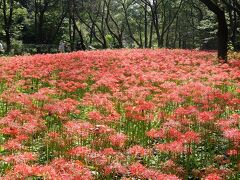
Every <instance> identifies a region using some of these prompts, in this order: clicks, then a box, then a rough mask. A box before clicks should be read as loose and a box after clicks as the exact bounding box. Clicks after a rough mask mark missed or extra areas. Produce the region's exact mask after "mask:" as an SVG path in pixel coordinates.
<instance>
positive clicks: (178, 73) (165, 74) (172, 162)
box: [0, 49, 240, 180]
mask: <svg viewBox="0 0 240 180" xmlns="http://www.w3.org/2000/svg"><path fill="white" fill-rule="evenodd" d="M215 56H216V54H215V53H214V52H204V51H190V50H168V49H161V50H147V49H146V50H143V49H139V50H137V49H135V50H105V51H87V52H74V53H68V54H55V55H49V54H46V55H34V56H16V57H8V58H1V59H0V179H3V180H8V179H9V180H12V179H36V180H38V179H54V180H55V179H56V180H68V179H75V180H91V179H107V180H108V179H109V180H110V179H116V180H117V179H119V180H120V179H121V180H127V179H129V180H131V179H132V180H133V179H152V180H178V179H196V180H197V179H205V180H218V179H219V180H220V179H236V180H237V179H240V60H239V58H235V59H234V58H232V59H230V60H229V63H228V64H221V63H219V62H217V59H216V58H215Z"/></svg>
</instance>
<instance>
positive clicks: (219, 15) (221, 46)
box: [200, 0, 228, 63]
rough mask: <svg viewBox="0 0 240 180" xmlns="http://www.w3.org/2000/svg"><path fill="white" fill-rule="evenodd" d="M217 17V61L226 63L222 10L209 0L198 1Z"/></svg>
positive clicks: (226, 30) (225, 27) (226, 38)
mask: <svg viewBox="0 0 240 180" xmlns="http://www.w3.org/2000/svg"><path fill="white" fill-rule="evenodd" d="M200 1H201V2H202V3H204V4H205V5H206V6H207V7H208V9H209V10H210V11H212V12H213V13H214V14H215V15H216V16H217V21H218V59H220V60H224V62H225V63H227V52H228V49H227V46H228V26H227V21H226V16H225V12H224V10H222V9H221V8H220V7H219V6H218V5H217V4H215V3H214V2H213V1H211V0H200Z"/></svg>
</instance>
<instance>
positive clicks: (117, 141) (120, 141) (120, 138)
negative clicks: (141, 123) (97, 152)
mask: <svg viewBox="0 0 240 180" xmlns="http://www.w3.org/2000/svg"><path fill="white" fill-rule="evenodd" d="M126 140H127V136H126V135H125V134H122V133H117V134H115V135H111V136H109V141H110V143H111V144H112V145H113V146H117V147H123V146H124V143H125V142H126Z"/></svg>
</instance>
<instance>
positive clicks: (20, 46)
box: [0, 0, 240, 60]
mask: <svg viewBox="0 0 240 180" xmlns="http://www.w3.org/2000/svg"><path fill="white" fill-rule="evenodd" d="M239 17H240V2H239V1H237V0H188V1H186V0H171V1H170V0H0V20H1V21H0V30H1V31H0V40H1V41H2V42H3V43H4V46H5V50H6V53H14V54H19V53H24V52H30V53H42V52H56V51H57V48H58V44H59V42H60V41H65V42H67V47H68V48H67V51H74V50H85V49H87V48H102V49H105V48H154V47H159V48H183V49H185V48H188V49H196V48H197V49H208V50H215V49H218V51H219V53H218V57H219V58H221V59H225V60H226V58H227V56H226V52H227V49H228V48H231V49H234V50H239V49H240V36H239V31H240V19H239Z"/></svg>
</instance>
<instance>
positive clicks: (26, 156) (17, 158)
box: [0, 152, 37, 164]
mask: <svg viewBox="0 0 240 180" xmlns="http://www.w3.org/2000/svg"><path fill="white" fill-rule="evenodd" d="M0 159H1V160H3V161H5V162H7V163H14V164H24V163H27V162H29V161H35V160H37V157H36V154H33V153H31V152H24V153H21V154H15V155H10V156H3V157H2V158H0Z"/></svg>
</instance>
